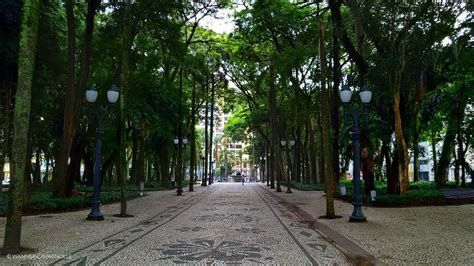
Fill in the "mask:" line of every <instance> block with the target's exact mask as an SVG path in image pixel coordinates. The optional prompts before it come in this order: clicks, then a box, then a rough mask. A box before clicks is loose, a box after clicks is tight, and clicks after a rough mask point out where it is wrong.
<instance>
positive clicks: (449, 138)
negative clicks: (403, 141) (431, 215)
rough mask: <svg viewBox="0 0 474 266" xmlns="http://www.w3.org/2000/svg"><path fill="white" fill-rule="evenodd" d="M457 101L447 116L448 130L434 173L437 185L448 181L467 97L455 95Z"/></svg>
mask: <svg viewBox="0 0 474 266" xmlns="http://www.w3.org/2000/svg"><path fill="white" fill-rule="evenodd" d="M457 101H458V103H457V108H453V109H452V110H451V111H450V114H449V115H448V117H449V121H448V128H447V130H446V135H445V136H444V141H443V148H442V150H441V155H440V158H439V161H438V165H437V167H438V168H437V171H436V178H435V180H436V183H437V184H438V185H444V184H446V181H447V180H448V174H449V165H450V164H451V156H452V155H453V152H454V148H455V147H454V146H455V141H456V133H457V131H458V121H462V120H463V119H462V118H463V115H464V109H465V108H466V105H467V97H464V95H462V92H461V94H460V95H457ZM458 110H463V112H462V113H460V112H459V111H458ZM458 116H461V117H458Z"/></svg>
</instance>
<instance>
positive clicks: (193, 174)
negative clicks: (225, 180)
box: [189, 74, 197, 191]
mask: <svg viewBox="0 0 474 266" xmlns="http://www.w3.org/2000/svg"><path fill="white" fill-rule="evenodd" d="M191 101H192V102H191V138H190V140H191V141H190V145H191V160H190V161H189V169H190V175H189V191H194V180H196V179H197V178H196V171H195V170H196V169H195V168H196V157H197V154H196V115H197V108H196V77H195V76H194V74H193V92H192V100H191Z"/></svg>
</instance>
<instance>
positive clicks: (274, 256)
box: [53, 184, 350, 265]
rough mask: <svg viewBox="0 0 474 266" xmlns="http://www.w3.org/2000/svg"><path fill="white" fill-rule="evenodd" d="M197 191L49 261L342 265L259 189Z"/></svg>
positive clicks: (220, 187) (217, 187) (228, 187)
mask: <svg viewBox="0 0 474 266" xmlns="http://www.w3.org/2000/svg"><path fill="white" fill-rule="evenodd" d="M201 191H202V192H199V193H196V194H193V196H191V197H190V198H189V199H188V200H186V201H184V202H181V203H179V204H177V205H175V206H172V207H169V208H167V209H166V210H165V211H162V212H160V213H158V214H156V215H155V216H153V217H152V218H151V219H148V220H146V221H144V222H142V223H140V224H137V225H135V226H133V227H130V228H127V229H126V230H122V231H120V232H116V233H115V234H113V235H110V236H108V237H106V238H104V239H102V240H100V241H97V242H95V243H94V244H92V245H89V246H85V247H82V248H80V249H78V250H76V251H74V252H72V253H71V254H70V255H69V256H68V258H67V259H63V260H58V261H55V262H53V264H56V265H63V264H65V265H91V264H105V265H116V264H122V265H123V264H160V265H165V264H166V265H169V264H206V265H214V264H215V265H222V264H243V265H247V264H291V265H347V264H350V263H349V262H348V261H347V260H346V258H345V257H344V255H343V254H342V253H341V252H340V251H339V250H338V249H336V248H335V247H334V246H332V245H331V244H329V243H328V242H327V241H325V240H324V239H323V238H322V237H321V236H320V235H319V234H318V233H317V232H315V231H314V230H310V229H307V228H305V227H304V226H303V225H302V224H300V223H298V222H297V220H296V219H295V217H293V215H292V214H291V213H290V212H287V211H285V209H284V208H282V207H281V205H280V204H279V203H278V201H277V199H276V198H274V197H271V196H270V194H269V192H268V191H267V189H266V188H263V187H261V186H257V185H251V184H246V185H245V186H242V185H240V184H215V185H212V186H211V187H209V188H205V189H203V190H201Z"/></svg>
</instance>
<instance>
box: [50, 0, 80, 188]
mask: <svg viewBox="0 0 474 266" xmlns="http://www.w3.org/2000/svg"><path fill="white" fill-rule="evenodd" d="M73 2H74V1H73V0H66V17H67V45H68V62H67V76H66V94H65V96H64V116H63V128H62V130H63V132H62V134H63V136H62V139H61V142H60V144H59V148H58V151H57V156H56V162H55V168H54V172H53V179H54V183H55V190H54V195H55V196H58V197H65V196H66V178H67V166H68V159H69V153H70V150H71V146H72V141H73V138H74V132H73V130H74V128H73V115H74V104H75V100H76V18H75V16H74V3H73Z"/></svg>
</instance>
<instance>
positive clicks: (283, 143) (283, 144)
mask: <svg viewBox="0 0 474 266" xmlns="http://www.w3.org/2000/svg"><path fill="white" fill-rule="evenodd" d="M280 144H281V146H283V147H284V146H285V145H286V140H284V139H282V140H281V141H280Z"/></svg>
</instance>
